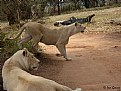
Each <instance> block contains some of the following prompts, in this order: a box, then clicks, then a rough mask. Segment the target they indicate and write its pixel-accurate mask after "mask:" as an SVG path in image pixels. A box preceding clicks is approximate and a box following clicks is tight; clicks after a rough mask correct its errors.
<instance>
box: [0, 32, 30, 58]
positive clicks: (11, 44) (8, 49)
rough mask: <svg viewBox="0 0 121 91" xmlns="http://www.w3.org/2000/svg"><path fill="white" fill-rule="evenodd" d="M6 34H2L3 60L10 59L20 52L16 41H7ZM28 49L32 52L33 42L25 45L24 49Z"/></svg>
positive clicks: (0, 49) (1, 51) (0, 44)
mask: <svg viewBox="0 0 121 91" xmlns="http://www.w3.org/2000/svg"><path fill="white" fill-rule="evenodd" d="M6 35H7V34H6V33H0V57H1V58H5V59H6V58H9V57H10V56H12V55H13V54H14V53H15V52H16V51H17V50H19V48H18V45H17V41H18V40H19V39H16V40H7V39H5V36H6ZM24 47H26V48H27V49H28V50H29V51H31V50H32V42H31V41H30V42H28V43H25V44H24V45H23V48H24Z"/></svg>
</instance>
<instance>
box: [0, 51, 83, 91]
mask: <svg viewBox="0 0 121 91" xmlns="http://www.w3.org/2000/svg"><path fill="white" fill-rule="evenodd" d="M24 52H26V53H24ZM23 54H24V55H23ZM38 62H39V60H38V59H36V58H35V57H34V56H33V54H31V53H30V52H28V51H27V49H23V50H19V51H18V52H16V53H15V54H14V55H13V56H12V57H10V58H9V59H8V60H7V61H6V62H5V63H4V65H3V69H2V78H3V88H4V90H7V91H80V90H81V89H76V90H72V89H71V88H69V87H66V86H64V85H60V84H58V83H56V82H55V81H52V80H49V79H45V78H43V77H39V76H35V75H31V74H30V73H28V72H27V71H29V69H31V70H34V69H35V68H34V69H32V67H33V66H34V67H36V68H38Z"/></svg>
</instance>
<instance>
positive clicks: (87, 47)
mask: <svg viewBox="0 0 121 91" xmlns="http://www.w3.org/2000/svg"><path fill="white" fill-rule="evenodd" d="M120 42H121V33H99V34H96V33H85V34H77V35H74V36H73V37H71V39H70V42H69V44H68V45H67V52H68V56H69V57H71V58H72V59H73V60H72V61H65V60H64V58H62V57H57V56H56V55H55V54H56V53H57V52H58V50H57V49H56V47H54V46H45V45H43V47H44V49H45V51H44V53H46V54H44V57H45V58H42V59H41V57H39V59H40V61H41V64H40V68H39V71H37V72H36V73H35V74H36V75H39V76H43V77H46V78H48V79H52V80H54V81H56V82H58V83H60V84H64V85H66V86H69V87H71V88H73V89H74V88H76V87H81V88H82V89H83V91H120V90H121V43H120Z"/></svg>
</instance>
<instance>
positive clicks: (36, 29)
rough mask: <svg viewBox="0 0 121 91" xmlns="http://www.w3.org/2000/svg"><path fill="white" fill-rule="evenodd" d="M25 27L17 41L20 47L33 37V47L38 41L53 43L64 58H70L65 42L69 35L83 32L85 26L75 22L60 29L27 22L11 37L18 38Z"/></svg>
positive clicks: (35, 46) (47, 43)
mask: <svg viewBox="0 0 121 91" xmlns="http://www.w3.org/2000/svg"><path fill="white" fill-rule="evenodd" d="M24 29H25V37H24V38H22V39H21V40H20V41H19V42H18V46H19V48H20V49H22V44H23V43H24V42H27V41H29V40H31V39H33V42H34V44H33V47H34V48H35V49H37V45H38V43H39V42H42V43H44V44H46V45H55V46H56V47H57V49H58V50H59V51H60V53H61V55H62V56H64V58H65V59H66V60H71V59H70V58H68V57H67V54H66V47H65V46H66V44H68V41H69V37H70V36H72V35H74V34H76V33H79V32H84V30H85V27H83V26H81V25H80V24H79V23H75V24H72V25H69V26H67V27H64V28H60V29H53V30H52V29H49V28H47V27H44V26H42V25H41V24H40V23H36V22H28V23H26V24H24V25H23V27H21V28H20V33H19V34H18V35H17V36H16V37H15V38H13V39H16V38H18V37H19V36H20V35H21V34H22V32H23V31H24Z"/></svg>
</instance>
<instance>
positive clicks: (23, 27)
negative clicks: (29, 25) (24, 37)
mask: <svg viewBox="0 0 121 91" xmlns="http://www.w3.org/2000/svg"><path fill="white" fill-rule="evenodd" d="M25 28H26V26H25V25H23V26H22V27H21V28H20V29H19V31H20V32H19V33H18V35H17V36H16V37H15V38H9V39H10V40H14V39H17V38H18V37H19V36H20V35H21V34H22V32H23V31H24V29H25Z"/></svg>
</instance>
